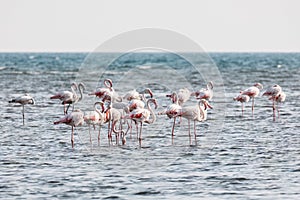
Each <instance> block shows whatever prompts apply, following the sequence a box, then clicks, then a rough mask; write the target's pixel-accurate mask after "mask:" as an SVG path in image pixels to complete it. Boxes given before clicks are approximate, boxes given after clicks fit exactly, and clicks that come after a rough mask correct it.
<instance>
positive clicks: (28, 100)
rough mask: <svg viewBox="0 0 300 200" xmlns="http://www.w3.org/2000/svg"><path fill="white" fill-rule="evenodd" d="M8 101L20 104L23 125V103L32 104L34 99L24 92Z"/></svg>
mask: <svg viewBox="0 0 300 200" xmlns="http://www.w3.org/2000/svg"><path fill="white" fill-rule="evenodd" d="M8 103H19V104H21V105H22V118H23V125H25V107H24V106H25V105H26V104H34V103H35V101H34V99H33V98H32V97H31V96H29V95H28V94H25V95H23V96H20V97H17V98H15V99H12V100H11V101H9V102H8Z"/></svg>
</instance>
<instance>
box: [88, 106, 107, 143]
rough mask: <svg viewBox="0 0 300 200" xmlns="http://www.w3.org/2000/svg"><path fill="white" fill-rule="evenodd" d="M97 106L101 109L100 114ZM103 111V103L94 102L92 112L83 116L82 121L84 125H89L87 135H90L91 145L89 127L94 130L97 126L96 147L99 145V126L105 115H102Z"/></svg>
mask: <svg viewBox="0 0 300 200" xmlns="http://www.w3.org/2000/svg"><path fill="white" fill-rule="evenodd" d="M97 105H100V106H101V107H102V112H101V111H100V110H99V109H98V108H97ZM103 111H104V105H103V102H96V103H95V104H94V111H90V112H88V113H86V114H85V115H84V121H85V123H87V124H88V125H89V135H90V142H91V143H92V138H91V132H90V127H91V125H92V126H93V127H94V129H95V126H96V125H99V132H98V145H99V144H100V131H101V126H102V124H103V123H104V122H105V115H104V113H103Z"/></svg>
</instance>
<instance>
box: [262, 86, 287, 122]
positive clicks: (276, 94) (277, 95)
mask: <svg viewBox="0 0 300 200" xmlns="http://www.w3.org/2000/svg"><path fill="white" fill-rule="evenodd" d="M262 96H270V97H269V100H272V101H273V120H274V121H275V118H276V115H275V111H276V106H275V102H277V103H278V102H284V101H285V98H286V95H285V93H284V92H283V91H282V88H281V87H280V86H279V85H277V84H276V85H273V86H271V87H269V88H267V89H266V91H265V92H264V93H263V95H262ZM277 111H278V116H279V110H277Z"/></svg>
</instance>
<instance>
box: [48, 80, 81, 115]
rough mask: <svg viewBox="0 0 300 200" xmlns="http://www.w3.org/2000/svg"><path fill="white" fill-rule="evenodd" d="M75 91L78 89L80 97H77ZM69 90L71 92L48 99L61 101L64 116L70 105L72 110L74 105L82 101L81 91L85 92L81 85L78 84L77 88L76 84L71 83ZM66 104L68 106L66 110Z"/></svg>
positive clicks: (63, 92) (60, 93)
mask: <svg viewBox="0 0 300 200" xmlns="http://www.w3.org/2000/svg"><path fill="white" fill-rule="evenodd" d="M77 89H79V93H80V97H78V95H77V94H76V92H75V90H77ZM71 90H72V91H62V92H59V93H57V94H55V95H54V96H51V97H50V99H59V100H61V101H62V104H63V105H64V114H67V113H68V109H69V107H70V105H71V104H73V109H74V104H75V103H77V102H79V101H81V100H82V99H83V91H84V90H85V86H84V84H83V83H79V84H78V86H77V84H76V83H72V85H71ZM66 104H69V105H68V107H67V109H66Z"/></svg>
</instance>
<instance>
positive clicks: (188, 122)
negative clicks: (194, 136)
mask: <svg viewBox="0 0 300 200" xmlns="http://www.w3.org/2000/svg"><path fill="white" fill-rule="evenodd" d="M188 125H189V140H190V144H191V143H192V140H191V125H190V120H188Z"/></svg>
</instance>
